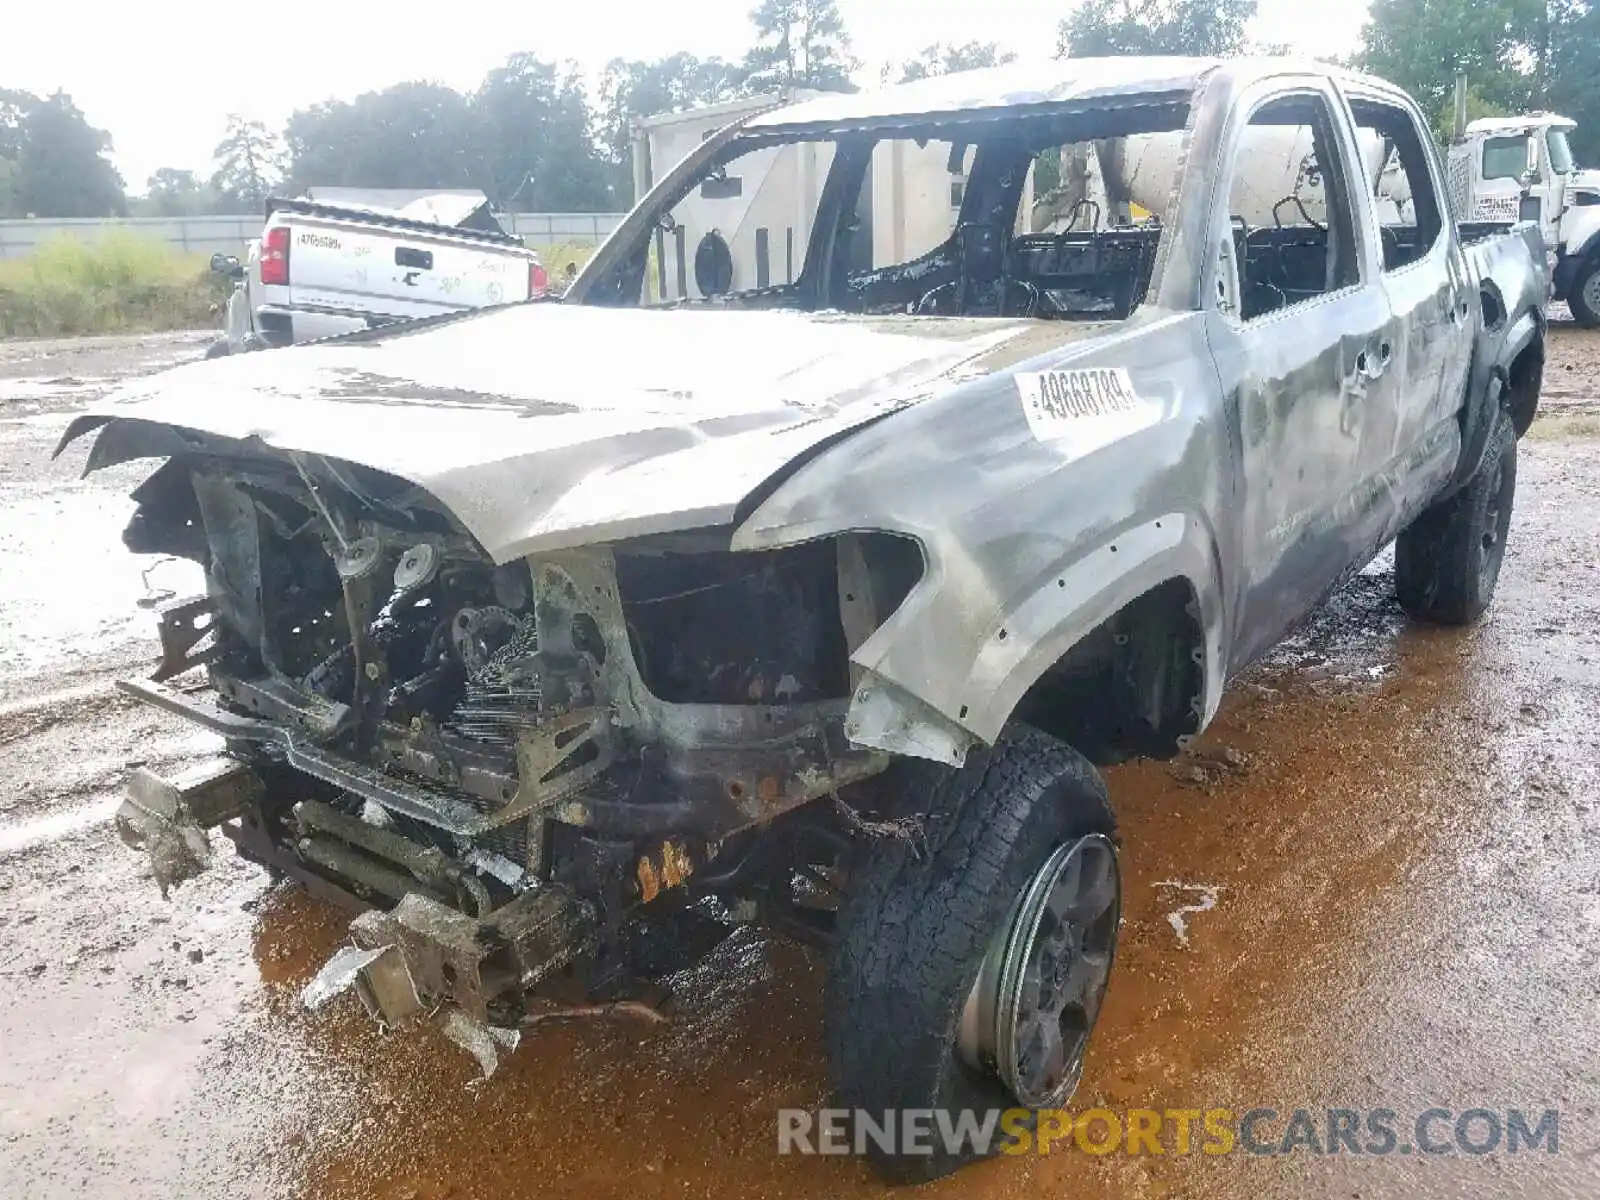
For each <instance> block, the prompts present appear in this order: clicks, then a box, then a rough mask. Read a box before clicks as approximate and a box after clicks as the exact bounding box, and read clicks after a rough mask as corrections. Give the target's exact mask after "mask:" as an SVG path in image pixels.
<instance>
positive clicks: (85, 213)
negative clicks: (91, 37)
mask: <svg viewBox="0 0 1600 1200" xmlns="http://www.w3.org/2000/svg"><path fill="white" fill-rule="evenodd" d="M0 104H3V107H5V108H6V109H8V110H9V109H10V108H11V106H12V105H15V106H16V107H15V111H14V113H13V115H12V116H11V117H0V125H4V124H5V123H6V122H7V121H11V120H14V122H15V123H14V125H12V126H11V127H10V132H8V133H6V134H4V135H3V137H4V139H5V140H6V141H7V142H9V143H10V144H11V146H12V147H13V150H14V152H13V153H12V154H11V156H10V157H9V158H8V160H7V161H8V162H9V163H10V166H9V168H8V169H7V171H6V172H5V175H6V183H5V189H6V197H5V199H6V204H7V205H8V209H7V215H9V216H35V217H107V216H119V215H121V214H123V213H126V212H127V211H128V200H127V196H126V195H125V194H124V193H123V190H122V176H121V175H119V174H117V170H116V168H115V167H113V166H112V165H111V160H110V159H108V158H107V157H106V154H107V153H108V152H109V151H110V149H111V137H110V135H109V134H107V133H106V132H105V131H104V130H102V129H96V128H94V126H92V125H90V124H89V122H88V121H87V120H85V119H84V115H83V113H81V112H80V111H79V110H78V107H77V105H75V104H73V102H72V97H71V96H68V95H67V94H66V93H65V92H56V93H55V94H54V95H52V96H49V97H47V98H46V99H43V100H38V99H36V98H34V97H31V96H27V94H26V93H9V94H8V97H7V98H6V99H5V100H4V101H3V102H0Z"/></svg>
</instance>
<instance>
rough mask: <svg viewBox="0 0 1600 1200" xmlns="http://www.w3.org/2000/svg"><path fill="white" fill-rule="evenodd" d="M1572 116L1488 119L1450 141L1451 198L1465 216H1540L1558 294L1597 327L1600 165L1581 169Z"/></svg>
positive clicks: (1583, 321) (1599, 321)
mask: <svg viewBox="0 0 1600 1200" xmlns="http://www.w3.org/2000/svg"><path fill="white" fill-rule="evenodd" d="M1576 128H1577V122H1576V121H1574V120H1572V119H1571V118H1570V117H1563V116H1558V115H1556V114H1555V113H1544V112H1535V113H1527V114H1524V115H1522V116H1514V117H1484V118H1480V119H1479V120H1476V121H1473V122H1472V123H1471V124H1469V125H1467V126H1466V128H1465V130H1464V132H1463V133H1462V135H1461V136H1459V137H1458V138H1456V139H1455V141H1454V142H1453V143H1452V145H1451V147H1450V156H1449V178H1450V200H1451V206H1452V207H1453V208H1454V209H1455V214H1456V217H1457V219H1458V220H1462V221H1537V222H1538V223H1539V227H1540V230H1541V231H1542V232H1543V234H1544V243H1545V250H1546V253H1547V255H1548V256H1549V258H1550V259H1551V279H1552V285H1553V290H1554V294H1555V296H1556V298H1557V299H1561V300H1565V301H1566V302H1567V304H1568V305H1569V306H1570V307H1571V309H1572V315H1573V317H1574V318H1575V319H1576V320H1577V322H1578V323H1579V324H1580V325H1584V326H1587V327H1589V328H1596V327H1600V171H1596V170H1580V169H1579V168H1578V166H1577V164H1576V162H1575V161H1574V160H1573V156H1572V149H1571V147H1570V145H1569V143H1568V135H1569V131H1570V130H1573V129H1576Z"/></svg>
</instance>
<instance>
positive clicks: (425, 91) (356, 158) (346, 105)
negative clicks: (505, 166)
mask: <svg viewBox="0 0 1600 1200" xmlns="http://www.w3.org/2000/svg"><path fill="white" fill-rule="evenodd" d="M476 135H477V124H476V122H475V121H474V119H473V114H472V106H471V102H470V101H469V100H468V99H467V97H465V96H463V95H462V94H461V93H460V92H457V91H454V90H453V89H451V88H447V87H444V86H442V85H440V84H436V83H400V84H395V85H394V86H393V87H389V88H385V89H384V90H382V91H380V92H366V93H364V94H362V95H360V96H357V97H356V98H355V99H354V100H353V101H345V100H328V101H325V102H323V103H321V104H315V105H312V106H311V107H310V108H306V109H301V110H299V111H298V112H296V113H294V114H293V115H292V116H290V118H289V122H288V124H287V125H286V126H285V128H284V135H283V140H284V144H285V145H286V146H287V148H288V155H289V181H290V187H291V189H292V190H295V191H300V190H303V189H305V188H307V187H313V186H317V185H321V186H323V187H368V188H466V187H471V186H473V182H474V181H473V175H472V168H473V163H474V142H475V140H476Z"/></svg>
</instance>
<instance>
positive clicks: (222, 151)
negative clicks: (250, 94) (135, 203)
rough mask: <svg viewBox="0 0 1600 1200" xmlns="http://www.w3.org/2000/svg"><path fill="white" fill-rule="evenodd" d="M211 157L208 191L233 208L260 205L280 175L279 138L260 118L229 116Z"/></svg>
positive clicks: (243, 209) (248, 209)
mask: <svg viewBox="0 0 1600 1200" xmlns="http://www.w3.org/2000/svg"><path fill="white" fill-rule="evenodd" d="M211 157H212V159H213V161H214V162H215V163H216V168H217V169H216V172H215V174H213V175H212V176H211V190H212V191H213V192H215V193H216V194H217V198H218V202H219V203H220V204H222V205H223V206H225V207H228V208H232V209H234V210H235V211H242V212H253V211H255V210H256V209H259V208H262V207H263V206H264V205H265V204H266V202H267V197H268V196H269V195H270V194H271V192H272V188H273V185H274V184H276V183H277V181H278V180H279V179H280V178H282V174H283V154H282V151H281V149H280V148H279V144H278V139H277V138H276V137H274V136H273V135H272V134H271V133H269V132H267V127H266V126H265V125H263V124H262V123H261V122H260V121H247V120H245V119H244V118H243V117H241V116H239V115H238V114H237V113H233V114H230V115H229V117H228V127H227V132H226V133H225V134H224V135H223V138H222V141H220V142H218V143H217V148H216V149H215V150H213V151H212V152H211ZM151 183H152V185H153V184H154V178H152V180H151ZM153 194H154V189H153V186H152V195H153Z"/></svg>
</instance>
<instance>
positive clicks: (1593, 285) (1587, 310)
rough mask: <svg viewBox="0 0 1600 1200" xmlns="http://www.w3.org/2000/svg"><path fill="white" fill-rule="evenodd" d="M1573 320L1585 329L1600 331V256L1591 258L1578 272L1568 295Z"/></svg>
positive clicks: (1568, 304)
mask: <svg viewBox="0 0 1600 1200" xmlns="http://www.w3.org/2000/svg"><path fill="white" fill-rule="evenodd" d="M1567 307H1568V308H1570V309H1571V310H1572V319H1573V320H1574V321H1576V322H1577V323H1578V324H1579V325H1582V326H1583V327H1584V328H1585V329H1600V255H1596V256H1594V257H1592V258H1590V259H1589V260H1588V261H1587V262H1585V263H1584V264H1583V266H1582V267H1581V268H1579V270H1578V277H1577V278H1576V279H1574V280H1573V281H1572V290H1571V291H1570V292H1569V293H1568V294H1567Z"/></svg>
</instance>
